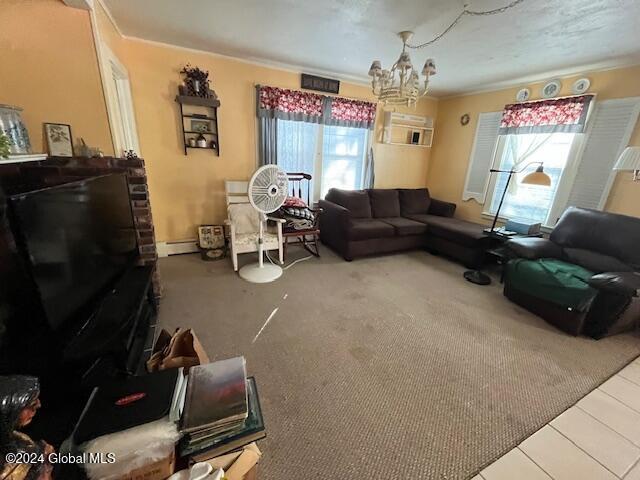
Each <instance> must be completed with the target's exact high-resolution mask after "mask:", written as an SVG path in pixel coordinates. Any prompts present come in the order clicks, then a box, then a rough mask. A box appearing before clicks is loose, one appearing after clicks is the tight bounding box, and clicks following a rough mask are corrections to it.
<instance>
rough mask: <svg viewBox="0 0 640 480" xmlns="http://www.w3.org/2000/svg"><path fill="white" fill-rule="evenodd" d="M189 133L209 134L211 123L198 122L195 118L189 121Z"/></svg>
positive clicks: (205, 121) (207, 121)
mask: <svg viewBox="0 0 640 480" xmlns="http://www.w3.org/2000/svg"><path fill="white" fill-rule="evenodd" d="M191 131H192V132H198V133H207V132H211V121H210V120H198V119H195V118H192V119H191Z"/></svg>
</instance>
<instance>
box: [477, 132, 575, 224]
mask: <svg viewBox="0 0 640 480" xmlns="http://www.w3.org/2000/svg"><path fill="white" fill-rule="evenodd" d="M575 137H576V134H575V133H537V134H536V133H532V134H525V135H506V136H504V137H503V138H502V140H501V145H499V147H498V151H497V154H496V163H497V164H496V168H498V169H500V170H510V169H511V168H514V169H516V170H518V169H522V167H524V166H525V165H527V164H528V163H531V162H543V163H544V171H545V173H546V174H547V175H549V177H551V187H541V186H537V185H524V184H522V183H520V182H521V180H522V178H524V176H526V175H527V174H529V173H531V172H532V171H534V169H535V167H537V165H535V164H534V165H532V166H531V167H529V168H526V169H525V170H524V171H523V172H521V173H518V174H514V175H513V177H512V179H511V182H510V184H509V188H508V190H507V193H506V195H505V198H504V203H503V205H502V208H501V209H500V216H501V217H504V218H509V219H513V220H523V221H527V222H539V223H542V224H543V225H548V224H549V214H550V212H551V211H552V207H553V204H554V200H555V198H556V193H557V192H558V189H559V186H560V185H561V183H562V178H563V172H564V171H565V168H566V167H567V162H568V160H569V157H570V152H571V147H572V145H573V142H574V140H575ZM508 177H509V174H508V173H498V174H496V176H495V179H494V181H493V183H492V190H491V192H492V195H491V197H490V198H491V200H490V204H489V205H490V208H489V213H490V214H491V215H495V213H496V211H497V210H498V206H499V204H500V199H501V197H502V193H503V192H504V188H505V186H506V183H507V179H508Z"/></svg>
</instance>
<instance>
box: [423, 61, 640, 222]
mask: <svg viewBox="0 0 640 480" xmlns="http://www.w3.org/2000/svg"><path fill="white" fill-rule="evenodd" d="M582 76H587V77H588V78H589V79H590V80H591V88H590V91H591V92H593V93H596V94H597V98H596V101H598V100H606V99H610V98H622V97H632V96H640V81H638V79H639V78H640V66H636V67H630V68H623V69H616V70H609V71H602V72H593V73H590V74H586V75H581V77H582ZM577 78H578V77H571V78H565V79H562V85H563V89H562V92H561V93H560V94H561V95H569V94H570V88H571V85H572V84H573V82H574V81H575V80H576V79H577ZM524 86H525V85H522V86H520V87H515V88H508V89H504V90H499V91H493V92H486V93H479V94H475V95H466V96H458V97H452V98H447V99H442V100H440V102H439V106H438V126H437V128H436V137H435V143H434V148H433V149H432V154H431V162H430V167H429V175H428V185H429V189H430V191H431V193H432V195H433V196H434V197H436V198H441V199H443V200H448V201H451V202H455V203H457V204H458V208H457V210H456V212H457V215H458V216H460V217H461V218H465V219H468V220H472V221H477V222H481V221H482V217H481V212H482V208H483V207H482V205H480V204H478V203H477V202H476V201H475V200H468V201H466V202H463V201H462V191H463V189H464V182H465V179H466V174H467V166H468V162H469V155H470V153H471V147H472V144H473V139H474V136H475V131H476V123H477V120H478V114H479V113H481V112H496V111H500V110H502V108H503V107H504V105H506V104H508V103H513V102H514V101H515V96H516V92H517V91H518V90H519V89H520V88H522V87H524ZM526 86H527V87H528V88H530V89H531V92H532V98H533V99H535V98H539V92H540V89H541V87H542V84H541V83H536V84H532V85H526ZM465 113H468V114H469V115H470V116H471V121H470V122H469V124H467V125H466V126H462V125H460V117H461V116H462V115H463V114H465ZM630 144H631V145H640V122H639V123H638V125H636V128H635V131H634V134H633V137H632V139H631V142H630ZM606 209H607V210H609V211H612V212H617V213H624V214H626V215H634V216H640V184H639V183H635V184H634V183H633V182H632V174H631V173H629V172H621V173H618V175H617V179H616V182H615V184H614V186H613V188H612V190H611V194H610V195H609V201H608V203H607V205H606Z"/></svg>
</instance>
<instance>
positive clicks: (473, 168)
mask: <svg viewBox="0 0 640 480" xmlns="http://www.w3.org/2000/svg"><path fill="white" fill-rule="evenodd" d="M501 120H502V112H486V113H481V114H480V115H478V126H477V127H476V138H475V140H474V141H473V148H472V149H471V156H470V157H469V167H468V168H467V179H466V181H465V184H464V191H463V192H462V200H469V199H470V198H473V199H474V200H475V201H477V202H478V203H480V204H483V203H484V200H485V196H486V194H487V184H488V182H489V169H490V168H491V167H492V165H493V157H494V155H495V152H496V144H497V143H498V129H499V128H500V121H501Z"/></svg>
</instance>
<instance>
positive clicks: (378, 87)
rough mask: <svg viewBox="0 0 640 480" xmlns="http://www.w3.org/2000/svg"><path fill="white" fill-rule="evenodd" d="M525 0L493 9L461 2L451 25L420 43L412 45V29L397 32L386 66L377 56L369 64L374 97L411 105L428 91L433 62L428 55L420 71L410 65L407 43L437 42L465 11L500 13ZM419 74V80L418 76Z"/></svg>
mask: <svg viewBox="0 0 640 480" xmlns="http://www.w3.org/2000/svg"><path fill="white" fill-rule="evenodd" d="M524 1H525V0H513V1H512V2H511V3H509V4H508V5H505V6H504V7H500V8H494V9H493V10H485V11H476V10H469V4H465V5H464V7H463V10H462V13H460V15H458V16H457V17H456V19H455V20H454V21H453V23H452V24H451V25H449V26H448V27H447V28H446V29H445V30H444V31H443V32H442V33H440V35H438V36H437V37H435V38H434V39H432V40H429V41H428V42H425V43H422V44H420V45H412V44H410V43H409V41H410V40H411V37H412V36H413V32H410V31H404V32H400V33H398V36H399V37H400V39H401V40H402V53H400V57H399V58H398V60H396V63H394V64H393V65H392V66H391V68H390V69H383V68H382V62H380V60H374V61H373V63H371V67H370V68H369V76H370V77H371V90H372V92H373V94H374V95H375V96H376V97H378V100H379V101H381V102H383V103H384V104H385V105H406V106H408V107H411V106H413V107H415V106H416V104H417V102H418V98H420V97H424V96H425V95H426V94H427V92H428V91H429V78H430V77H431V76H432V75H435V74H436V63H435V62H434V61H433V59H432V58H429V59H427V61H426V62H425V63H424V67H422V71H420V73H418V70H416V69H415V68H413V64H412V63H411V58H410V57H409V52H407V47H409V48H413V49H418V48H423V47H426V46H427V45H431V44H432V43H434V42H437V41H438V40H439V39H441V38H442V37H443V36H444V35H446V34H447V33H448V32H449V31H450V30H451V29H452V28H453V27H455V26H456V24H457V23H458V22H459V21H460V20H461V19H462V17H464V16H465V15H471V16H484V15H496V14H498V13H503V12H505V11H506V10H509V9H510V8H513V7H515V6H516V5H518V4H520V3H522V2H524ZM421 77H422V79H423V80H422V81H421V80H420V79H421Z"/></svg>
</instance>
